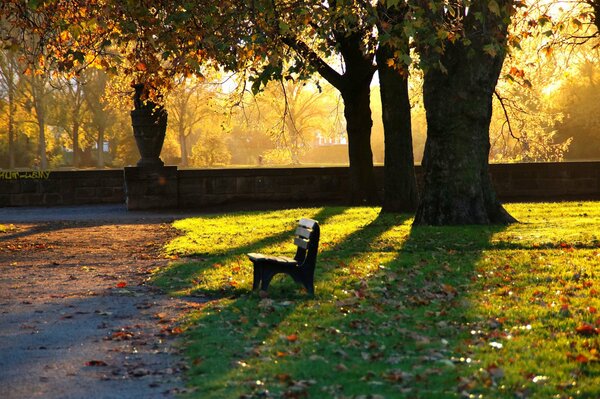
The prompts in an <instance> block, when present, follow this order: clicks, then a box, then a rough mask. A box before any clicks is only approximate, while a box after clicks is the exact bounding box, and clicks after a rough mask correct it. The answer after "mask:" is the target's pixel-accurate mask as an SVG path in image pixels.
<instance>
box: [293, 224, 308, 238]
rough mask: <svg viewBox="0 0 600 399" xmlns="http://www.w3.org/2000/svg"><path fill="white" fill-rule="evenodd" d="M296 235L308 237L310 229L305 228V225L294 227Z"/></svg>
mask: <svg viewBox="0 0 600 399" xmlns="http://www.w3.org/2000/svg"><path fill="white" fill-rule="evenodd" d="M295 234H296V235H297V236H300V237H302V238H307V239H308V238H309V237H310V230H309V229H307V228H305V227H297V228H296V233H295Z"/></svg>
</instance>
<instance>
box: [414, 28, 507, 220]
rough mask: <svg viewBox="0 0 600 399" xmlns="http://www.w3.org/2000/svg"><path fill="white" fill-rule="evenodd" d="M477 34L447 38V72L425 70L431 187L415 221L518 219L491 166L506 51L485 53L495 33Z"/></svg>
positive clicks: (427, 175)
mask: <svg viewBox="0 0 600 399" xmlns="http://www.w3.org/2000/svg"><path fill="white" fill-rule="evenodd" d="M500 33H501V34H502V33H503V34H504V35H505V34H506V28H505V29H504V30H503V31H501V32H500ZM481 36H483V35H479V37H481ZM473 37H474V39H473V41H472V44H471V45H470V46H468V47H466V46H463V45H462V44H461V43H460V42H456V43H455V44H452V43H450V42H449V41H448V42H446V49H445V52H444V54H443V55H442V56H441V58H440V62H441V64H442V65H443V66H444V67H445V68H446V69H447V71H442V70H441V68H429V69H428V70H427V71H426V73H425V75H424V86H423V99H424V104H425V110H426V115H427V142H426V144H425V154H424V158H423V168H424V172H425V186H424V189H423V192H422V196H421V203H420V205H419V208H418V210H417V214H416V216H415V221H414V224H415V225H464V224H508V223H512V222H515V221H516V220H515V219H514V218H513V217H512V216H510V215H509V214H508V213H507V212H506V211H505V210H504V208H503V207H502V205H501V204H500V202H499V201H498V199H497V198H496V193H495V191H494V188H493V187H492V183H491V180H490V176H489V171H488V157H489V150H490V141H489V126H490V120H491V117H492V95H493V92H494V89H495V87H496V83H497V81H498V76H499V74H500V70H501V68H502V63H503V61H504V55H505V54H504V53H503V52H498V53H497V54H495V55H494V56H492V55H489V54H487V53H485V52H484V51H483V46H484V45H485V43H486V42H485V40H489V38H486V37H482V38H481V39H479V40H478V39H476V37H478V36H475V35H473Z"/></svg>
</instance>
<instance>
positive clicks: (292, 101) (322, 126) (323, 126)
mask: <svg viewBox="0 0 600 399" xmlns="http://www.w3.org/2000/svg"><path fill="white" fill-rule="evenodd" d="M333 96H334V94H333V92H332V87H331V86H329V85H325V86H324V87H321V86H320V85H319V83H318V82H317V83H316V84H313V83H311V82H309V81H301V82H294V81H293V80H292V79H288V80H281V81H272V82H270V83H269V84H267V86H266V88H265V90H264V91H262V92H261V93H259V94H257V96H256V103H257V106H258V108H259V115H260V117H261V118H262V119H264V120H265V125H266V126H268V130H267V131H268V132H269V134H270V135H271V139H272V140H273V142H274V143H275V145H276V146H277V148H280V149H282V150H284V151H286V152H287V153H288V154H289V157H286V158H287V159H289V161H290V162H289V163H291V164H294V165H298V164H300V162H301V161H300V158H301V156H302V155H304V154H305V153H306V152H307V151H308V150H309V149H310V147H311V144H312V142H314V141H315V138H316V136H317V134H319V133H323V134H325V132H326V131H329V130H331V129H333V123H332V122H333V118H332V117H331V114H332V111H333V110H332V109H331V108H332V106H335V100H334V99H333V98H332V97H333Z"/></svg>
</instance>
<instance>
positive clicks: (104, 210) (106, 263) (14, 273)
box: [0, 205, 202, 399]
mask: <svg viewBox="0 0 600 399" xmlns="http://www.w3.org/2000/svg"><path fill="white" fill-rule="evenodd" d="M183 216H184V215H183V214H178V213H156V212H139V213H138V212H135V213H133V212H127V211H126V210H125V208H124V206H120V205H119V206H115V205H107V206H82V207H58V208H0V224H4V225H6V224H14V226H12V227H11V228H10V229H9V230H8V231H5V232H2V233H0V398H2V399H17V398H19V399H20V398H23V399H25V398H45V399H53V398H57V399H58V398H61V399H76V398H82V399H83V398H86V399H87V398H102V399H104V398H106V399H109V398H115V399H116V398H168V397H173V396H174V394H175V393H176V392H178V391H181V390H182V385H183V384H182V382H181V377H182V372H183V371H184V368H185V365H184V363H183V362H182V360H181V356H180V354H179V353H178V347H177V345H178V344H177V343H178V340H177V337H178V335H179V333H180V332H181V330H180V327H179V325H178V324H177V323H178V319H179V317H180V316H181V315H182V314H183V313H184V312H187V311H189V310H190V309H193V308H195V307H199V306H202V303H201V302H202V300H195V299H194V298H188V299H173V298H169V297H168V296H165V295H164V294H161V293H160V292H158V291H157V290H156V289H154V288H152V287H151V286H149V285H148V284H147V280H148V278H149V275H150V272H151V271H152V270H153V269H155V268H158V267H165V266H167V264H168V262H169V260H168V259H165V258H164V256H162V255H161V253H160V249H161V247H162V245H163V244H164V243H165V242H166V241H167V240H169V239H170V238H172V237H173V236H174V234H175V233H174V231H173V230H172V228H171V227H170V224H169V222H170V221H172V220H173V219H175V218H178V217H183Z"/></svg>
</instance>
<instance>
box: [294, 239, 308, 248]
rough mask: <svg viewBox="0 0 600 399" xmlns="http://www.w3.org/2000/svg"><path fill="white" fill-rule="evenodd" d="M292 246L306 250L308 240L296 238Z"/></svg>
mask: <svg viewBox="0 0 600 399" xmlns="http://www.w3.org/2000/svg"><path fill="white" fill-rule="evenodd" d="M294 245H296V246H298V247H300V248H303V249H307V248H308V240H305V239H303V238H300V237H296V238H294Z"/></svg>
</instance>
